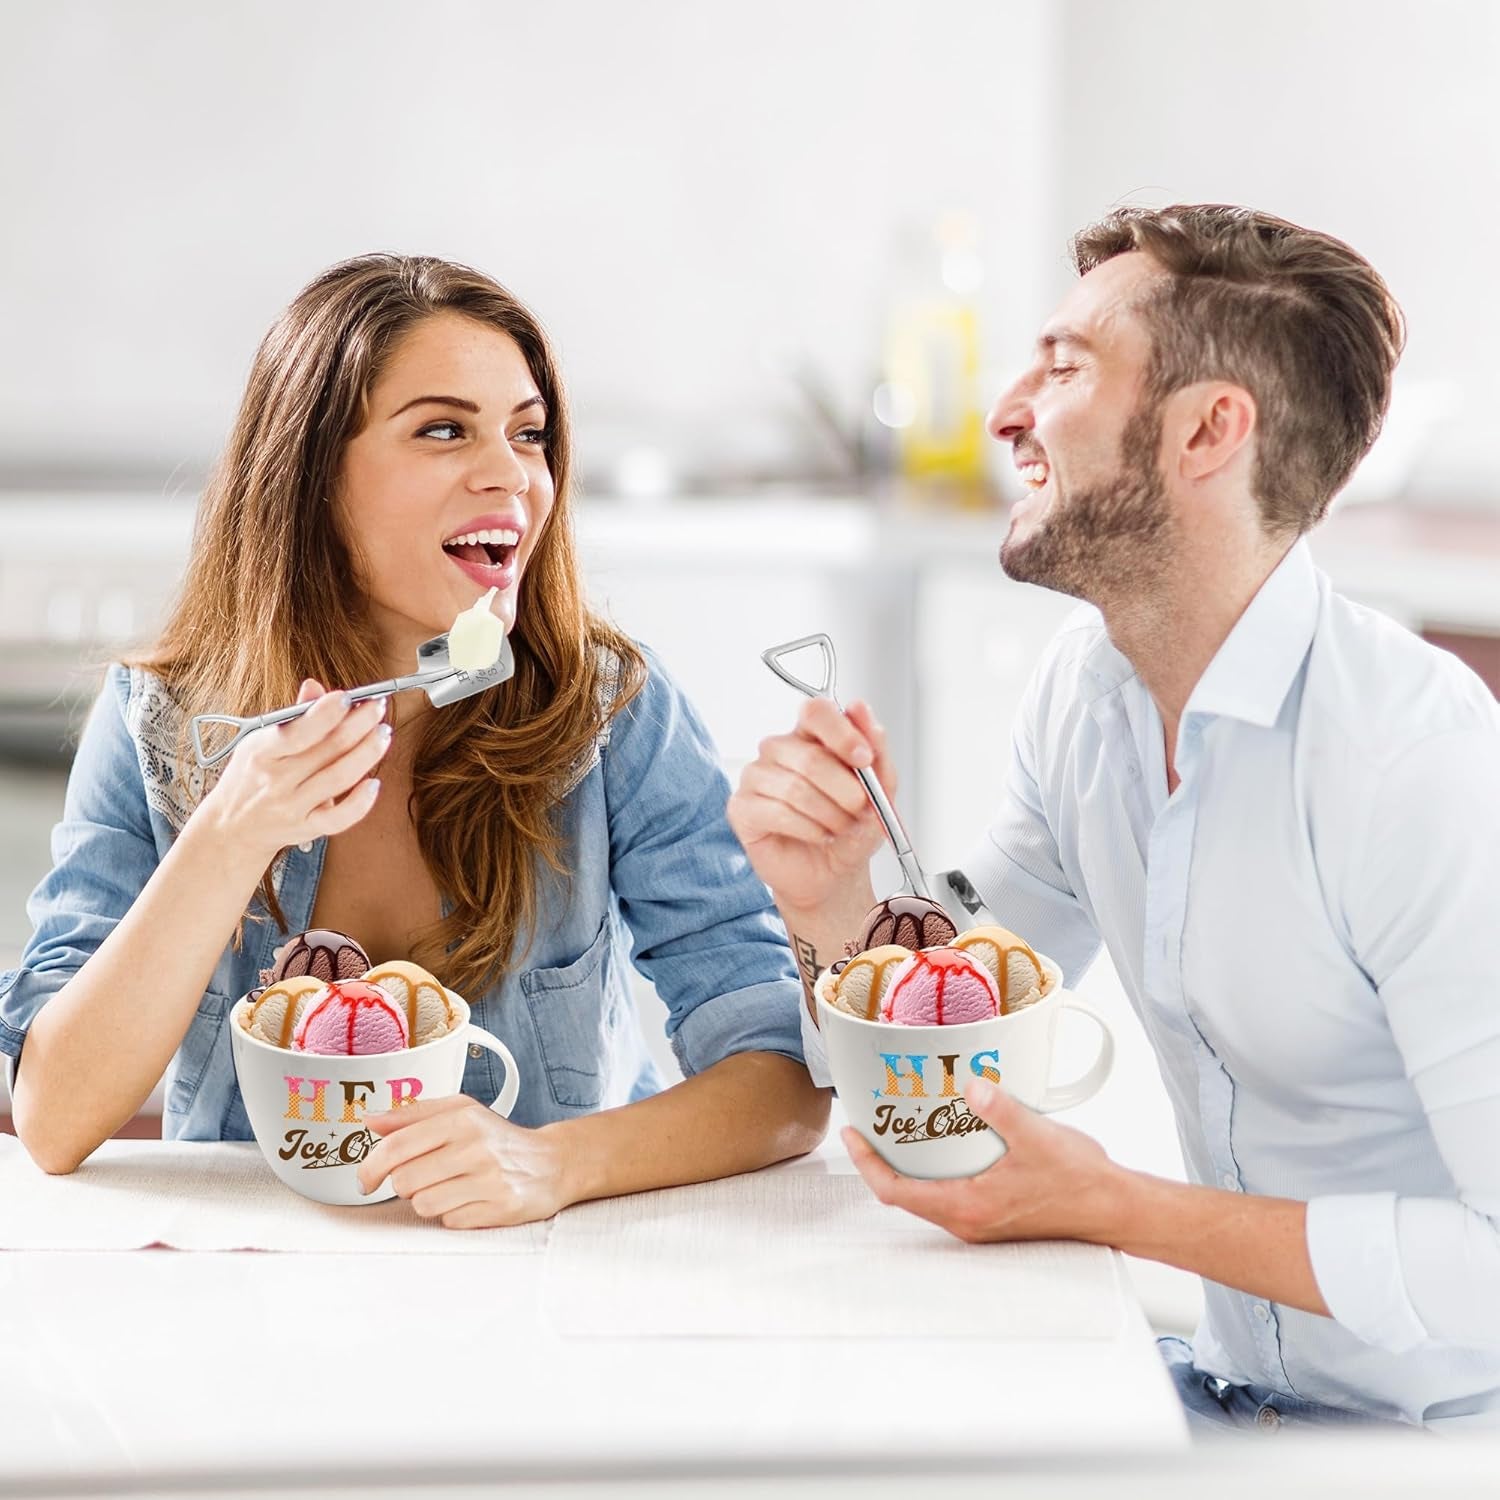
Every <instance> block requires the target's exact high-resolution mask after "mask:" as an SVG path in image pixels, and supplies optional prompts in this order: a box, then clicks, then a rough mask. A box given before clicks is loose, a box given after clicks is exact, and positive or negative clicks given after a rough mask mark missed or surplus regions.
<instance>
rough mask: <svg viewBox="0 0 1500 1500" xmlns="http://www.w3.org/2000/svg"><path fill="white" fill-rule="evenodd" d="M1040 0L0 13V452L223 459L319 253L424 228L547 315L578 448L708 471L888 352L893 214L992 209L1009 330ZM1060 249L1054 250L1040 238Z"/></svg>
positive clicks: (987, 248)
mask: <svg viewBox="0 0 1500 1500" xmlns="http://www.w3.org/2000/svg"><path fill="white" fill-rule="evenodd" d="M1053 15H1054V12H1053V11H1052V9H1051V8H1050V7H1049V6H1048V5H1047V4H1046V3H1045V0H1000V3H991V4H984V5H975V4H972V3H964V0H926V3H924V4H923V5H922V6H921V7H920V9H918V8H916V7H913V6H911V5H910V4H908V3H905V0H817V3H806V0H763V3H760V4H757V5H755V6H753V7H741V6H733V7H731V6H729V5H727V4H713V3H708V4H703V3H693V0H634V3H631V4H615V3H610V0H596V3H584V0H563V3H555V4H547V5H535V4H530V3H517V0H486V3H463V0H424V3H423V4H421V5H412V4H408V3H392V0H359V3H354V0H324V3H319V4H308V3H305V0H258V3H255V4H245V3H235V4H231V3H224V4H211V5H205V4H202V3H200V0H131V3H129V4H116V3H101V0H49V3H48V4H45V5H35V4H29V3H22V0H0V37H3V39H4V40H3V44H0V213H3V217H4V232H3V234H0V328H3V329H4V343H5V354H4V358H3V360H0V468H3V466H4V465H6V464H9V465H11V466H12V467H15V466H16V465H18V464H20V463H23V462H24V463H27V464H34V463H36V462H43V463H47V462H52V463H59V464H69V463H73V464H76V463H79V462H91V461H98V462H105V463H108V462H112V461H125V460H130V461H133V462H135V463H136V464H138V465H144V466H146V467H150V466H152V465H157V466H161V465H163V464H165V466H167V467H170V466H171V465H172V464H175V463H177V462H179V461H185V462H186V463H187V464H189V465H190V466H192V465H195V464H199V463H201V462H202V461H204V460H205V459H207V458H208V457H209V456H211V454H212V453H213V451H214V450H215V449H216V447H217V446H218V444H219V442H220V440H221V438H222V434H223V431H224V428H225V426H226V424H227V422H228V420H229V417H230V414H231V412H232V409H233V406H234V403H235V401H236V399H237V396H238V391H239V388H240V385H241V383H242V381H243V378H244V374H245V370H246V367H247V365H248V362H249V359H250V355H251V352H252V350H253V348H254V345H255V343H256V342H257V340H258V339H259V337H260V335H261V334H262V332H263V331H264V329H265V327H266V326H267V324H268V323H269V321H270V319H271V318H272V317H273V316H274V314H275V313H276V311H277V310H278V309H279V308H280V307H281V306H282V305H283V304H284V303H285V302H286V301H287V300H288V299H289V298H290V297H291V295H292V294H293V293H294V292H295V291H296V290H297V289H298V287H300V286H301V285H302V284H303V283H304V282H305V281H306V280H307V279H308V278H309V277H310V276H311V275H312V273H314V272H315V271H316V270H318V269H319V268H320V267H322V266H323V265H325V264H327V263H329V262H331V261H333V260H336V259H338V258H341V257H343V256H346V255H349V254H353V253H357V252H360V251H363V250H368V249H377V248H389V249H397V250H403V251H431V252H436V253H439V254H443V255H449V256H453V257H457V258H460V259H464V260H468V261H470V262H472V263H475V264H477V265H479V266H481V267H483V268H484V269H486V270H488V271H490V272H492V273H493V274H495V275H497V276H498V277H500V278H501V279H502V280H504V281H506V282H507V283H509V284H510V285H511V286H512V287H513V289H514V290H516V291H517V292H518V293H519V294H520V295H521V296H522V297H523V298H525V299H526V300H527V301H528V302H530V303H531V304H532V305H533V306H534V307H535V309H536V310H537V312H538V313H539V314H540V315H541V317H542V318H543V320H544V321H546V322H547V323H548V324H549V325H550V327H551V328H552V330H553V332H554V333H555V335H556V336H557V337H558V338H559V340H560V342H561V345H562V351H563V356H564V365H565V370H566V372H567V374H568V376H569V378H570V382H571V385H572V387H573V391H574V395H575V398H576V399H577V402H578V405H579V407H580V417H581V418H582V420H581V423H580V427H581V436H582V442H583V449H584V452H585V455H586V456H591V457H593V458H594V460H595V465H596V467H603V466H605V464H606V463H607V461H608V459H609V458H610V456H611V455H612V454H613V453H614V452H615V451H616V450H618V449H619V448H620V447H622V446H624V445H626V444H628V443H631V442H639V441H653V440H655V441H662V442H664V443H666V444H667V445H668V446H675V447H678V448H679V449H681V450H685V451H686V452H687V453H688V455H689V458H690V460H692V461H694V462H701V463H707V464H710V465H712V466H713V467H714V468H716V469H721V470H723V469H732V468H733V467H734V466H735V465H736V462H737V461H738V462H739V463H740V464H743V465H755V464H760V463H763V462H764V461H766V458H767V455H768V454H771V455H773V456H774V455H775V454H777V453H778V452H779V451H780V450H782V449H784V448H786V446H787V445H788V444H789V443H791V442H793V441H794V440H797V439H798V438H799V437H800V439H801V440H802V441H803V442H804V443H806V444H807V445H808V447H809V449H810V450H811V451H812V454H813V456H814V457H816V456H818V453H817V439H816V436H815V434H814V432H813V429H812V428H811V427H810V426H809V424H808V423H807V422H806V420H805V418H800V419H799V417H798V416H797V413H796V404H795V401H794V398H792V397H790V396H789V394H788V391H787V388H786V387H785V386H784V385H782V384H778V382H777V380H776V378H775V377H774V376H772V375H770V374H768V373H767V372H766V370H765V369H764V365H763V361H762V358H761V351H762V349H763V348H764V347H765V346H766V345H767V344H768V343H776V344H781V345H786V346H790V347H792V348H795V349H800V350H801V351H803V352H804V353H805V355H806V356H807V357H808V358H809V359H810V360H811V362H812V363H813V364H814V365H815V366H816V367H818V368H819V369H820V370H822V371H824V372H825V373H826V375H827V376H828V377H829V378H830V379H831V380H832V381H833V383H834V385H835V388H836V390H837V391H838V392H839V393H840V395H841V396H842V397H844V398H845V399H848V400H851V401H852V400H853V398H854V396H855V393H856V392H857V391H858V390H859V389H860V388H861V387H862V386H867V383H868V381H869V379H870V377H871V375H872V373H873V369H874V365H873V360H874V357H875V353H876V338H877V334H878V316H879V306H880V298H881V287H882V280H883V278H884V277H885V275H886V274H887V269H888V259H889V255H890V252H891V249H892V245H893V240H894V236H895V232H896V231H897V229H898V227H899V226H900V225H902V224H903V223H905V222H907V221H908V220H910V219H918V220H921V219H924V218H930V217H931V216H934V215H936V214H938V213H940V212H943V211H945V210H950V209H954V208H958V209H968V210H971V211H972V212H973V213H974V214H975V215H977V217H978V219H979V222H980V227H981V231H982V234H983V243H982V247H981V248H982V251H983V254H984V256H985V258H986V260H987V263H988V266H989V270H990V279H989V285H988V288H987V291H986V294H985V295H986V307H987V310H988V312H989V313H990V333H991V335H992V336H993V337H995V338H996V339H997V340H999V339H1000V338H1002V337H1004V336H1008V337H1009V339H1010V343H1011V346H1013V345H1014V341H1015V339H1017V338H1019V337H1020V336H1021V335H1026V336H1028V337H1029V334H1030V330H1031V328H1032V326H1033V324H1034V321H1035V316H1036V308H1037V306H1038V304H1039V303H1040V302H1041V301H1042V300H1044V295H1043V293H1042V292H1041V291H1040V290H1039V281H1040V279H1041V278H1042V277H1043V276H1044V275H1045V274H1046V273H1045V272H1044V271H1042V270H1039V267H1041V266H1042V265H1043V263H1044V261H1046V259H1047V258H1048V255H1049V252H1050V248H1051V247H1052V246H1053V245H1054V244H1055V242H1056V233H1055V230H1053V229H1052V228H1051V225H1052V223H1053V221H1054V218H1055V210H1054V209H1053V207H1052V204H1053V196H1054V192H1055V178H1054V174H1053V171H1052V169H1051V151H1052V146H1053V141H1054V132H1053V130H1052V127H1051V121H1050V115H1049V109H1050V105H1049V99H1050V94H1051V89H1052V84H1053V80H1054V78H1055V73H1056V69H1055V64H1054V61H1053V57H1054V51H1055V46H1054V42H1055V39H1054V34H1053V27H1052V20H1053ZM1053 258H1054V259H1055V257H1053Z"/></svg>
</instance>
